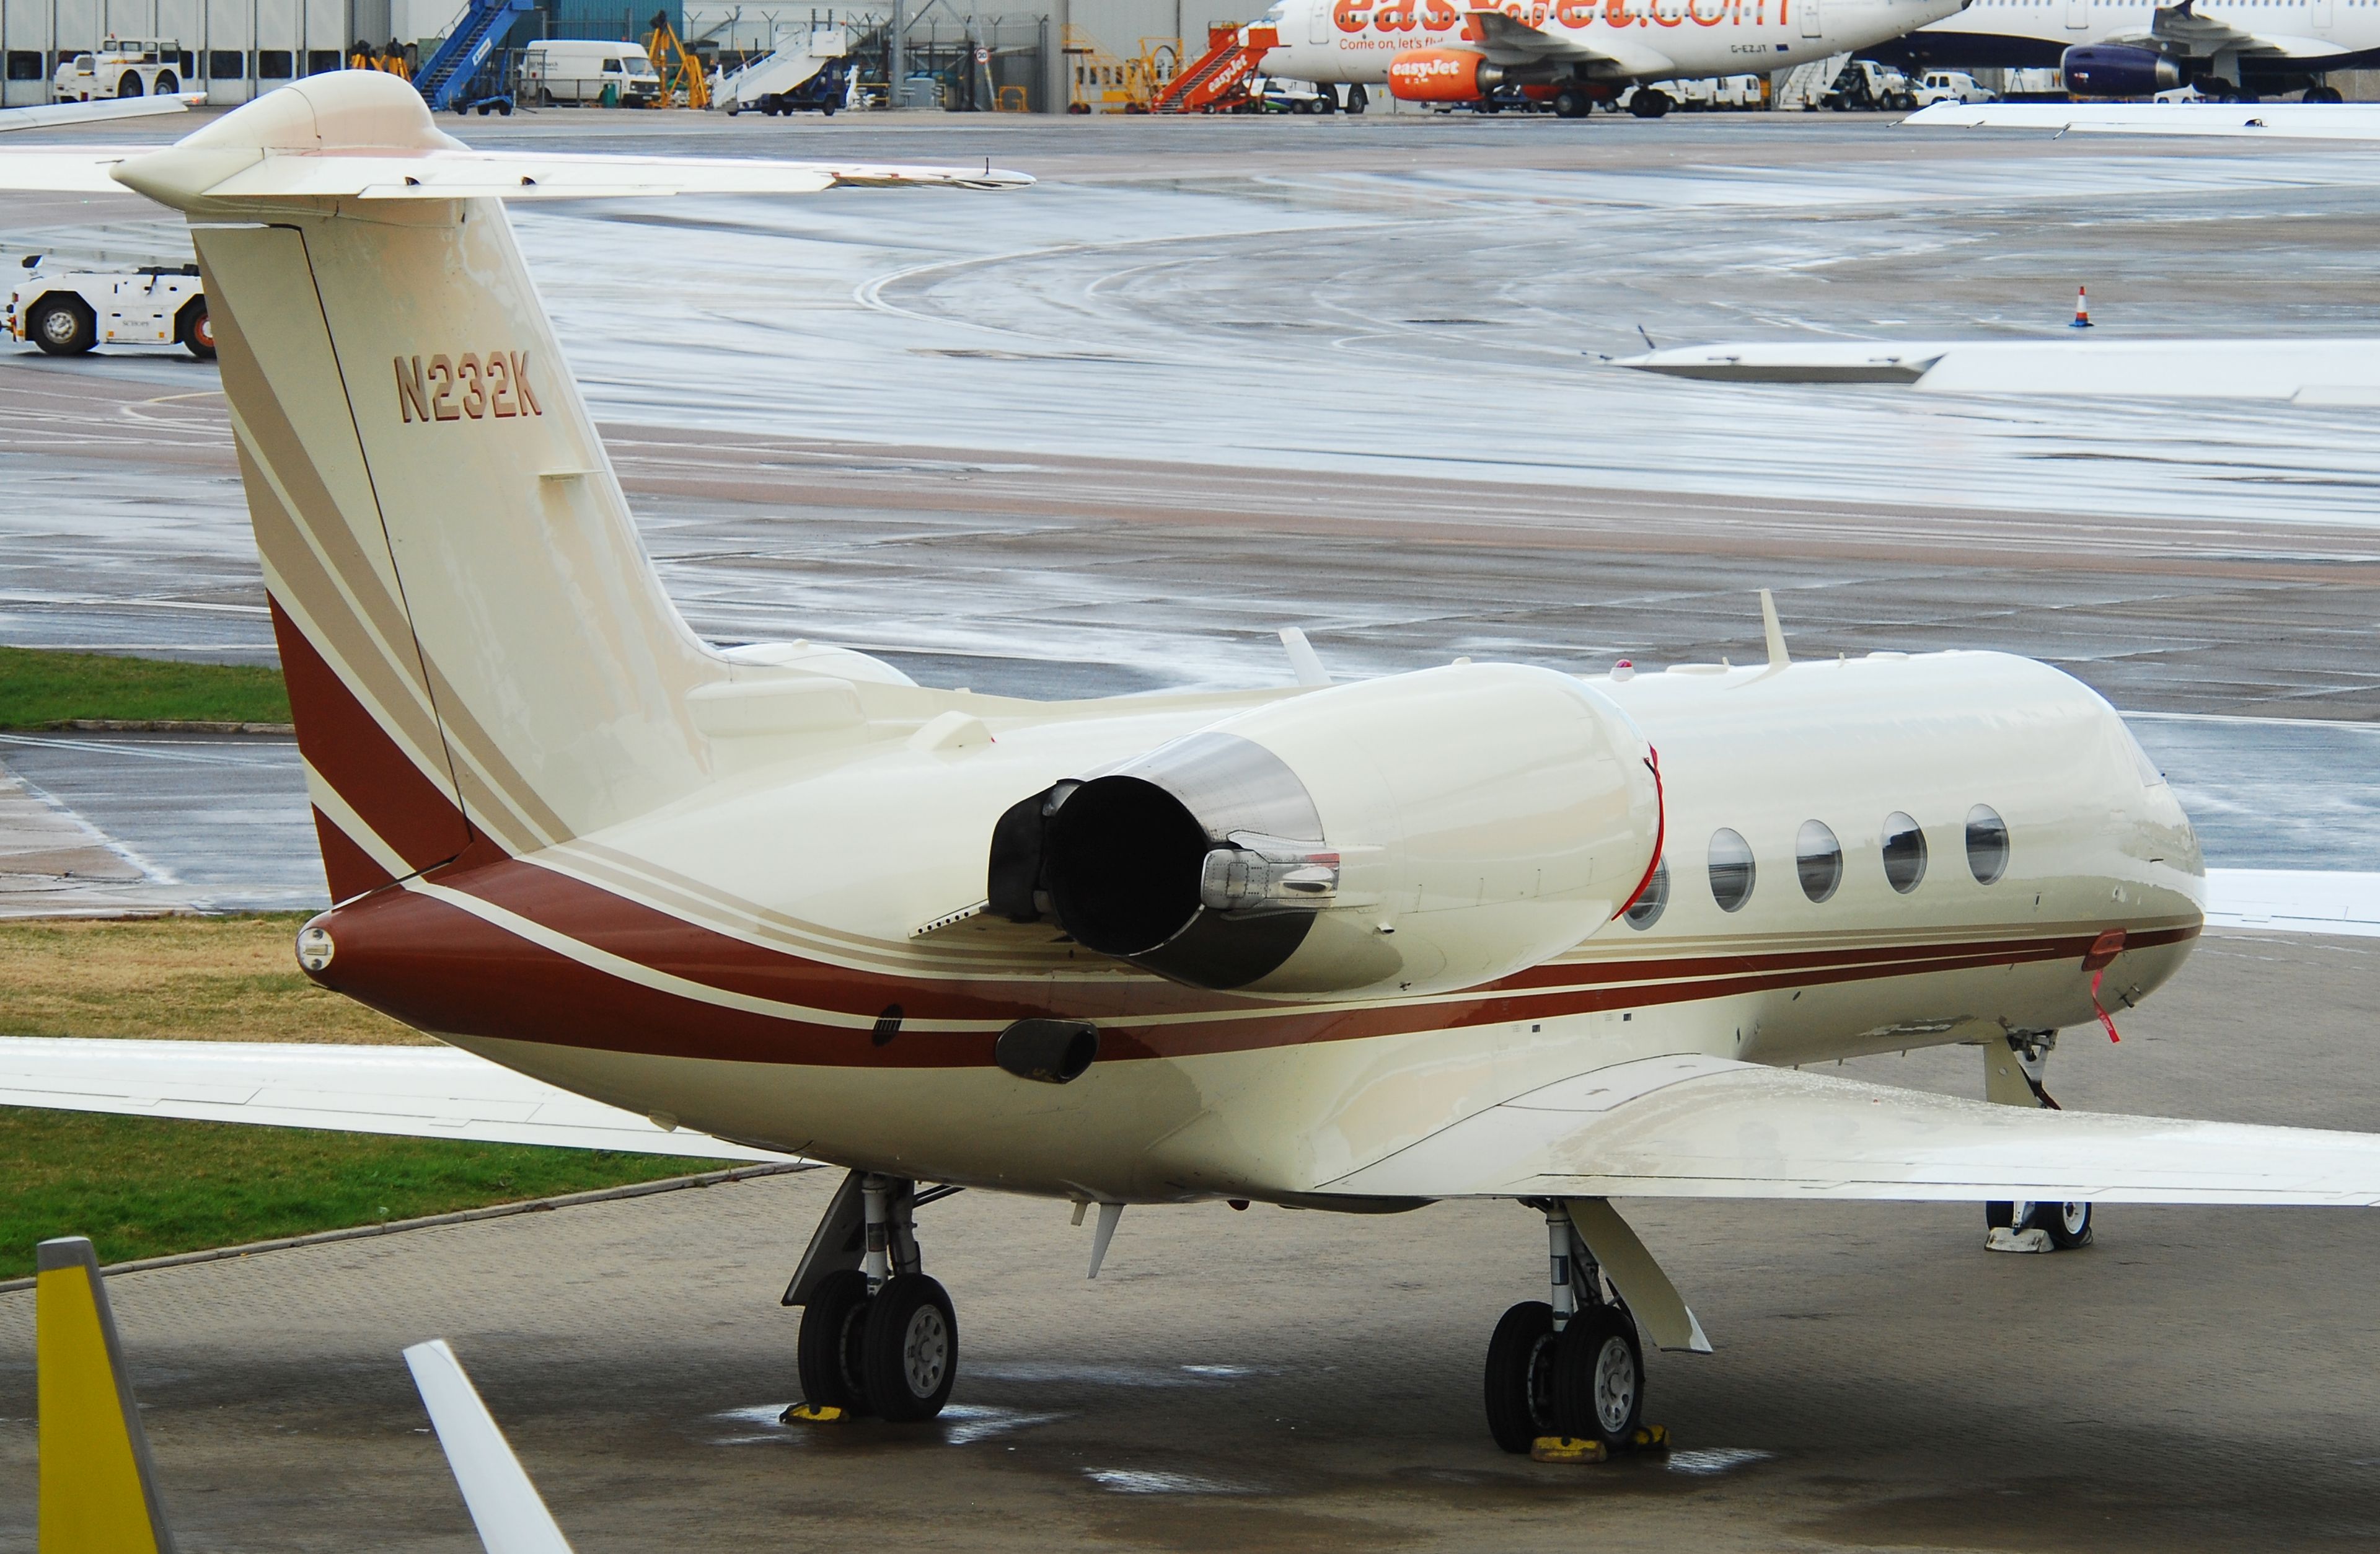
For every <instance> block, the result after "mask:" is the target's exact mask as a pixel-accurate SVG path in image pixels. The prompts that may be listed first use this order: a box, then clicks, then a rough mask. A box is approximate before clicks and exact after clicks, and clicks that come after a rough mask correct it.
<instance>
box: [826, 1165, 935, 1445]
mask: <svg viewBox="0 0 2380 1554" xmlns="http://www.w3.org/2000/svg"><path fill="white" fill-rule="evenodd" d="M957 1190H958V1189H957V1188H955V1187H942V1188H937V1189H934V1190H933V1191H931V1192H929V1193H926V1194H924V1195H922V1196H921V1195H920V1194H919V1193H918V1192H917V1184H916V1183H914V1182H910V1181H907V1180H905V1179H904V1178H901V1177H896V1176H879V1175H876V1174H873V1173H862V1172H856V1171H855V1172H852V1173H851V1174H850V1175H849V1176H847V1177H845V1178H844V1184H843V1186H842V1187H841V1188H840V1189H838V1190H837V1191H836V1193H835V1196H834V1198H833V1200H832V1202H831V1203H829V1204H828V1206H827V1211H826V1214H825V1216H824V1217H823V1218H821V1219H820V1221H819V1228H818V1231H817V1232H816V1233H815V1234H813V1235H812V1236H811V1237H810V1246H809V1251H808V1252H807V1254H806V1255H805V1256H804V1257H803V1258H802V1266H801V1269H800V1271H798V1272H796V1273H795V1275H794V1281H793V1284H792V1285H791V1286H790V1287H789V1288H787V1290H786V1291H785V1304H786V1305H799V1306H800V1307H802V1329H801V1338H800V1341H799V1343H798V1346H797V1354H798V1357H799V1363H800V1369H801V1384H802V1401H801V1402H798V1403H796V1404H795V1405H794V1406H793V1407H792V1408H789V1409H787V1410H786V1411H785V1417H786V1419H787V1420H788V1421H792V1420H795V1419H807V1420H825V1419H836V1418H842V1417H844V1416H845V1415H853V1414H873V1415H875V1416H876V1417H877V1418H880V1419H884V1420H889V1421H892V1422H894V1423H910V1422H914V1421H917V1420H920V1419H931V1418H932V1417H933V1416H934V1415H936V1414H940V1413H941V1411H942V1405H943V1404H944V1403H946V1402H949V1401H950V1397H951V1383H952V1382H953V1381H954V1380H956V1379H957V1378H958V1371H959V1322H958V1316H957V1314H956V1313H955V1312H953V1310H952V1309H951V1297H950V1295H949V1293H947V1292H946V1291H944V1290H943V1288H942V1287H941V1284H940V1283H939V1282H938V1281H935V1280H933V1279H930V1278H929V1277H928V1276H927V1274H926V1272H925V1269H924V1267H923V1259H922V1258H921V1257H919V1255H918V1252H917V1230H916V1226H915V1223H914V1220H913V1216H914V1212H915V1210H916V1208H917V1205H919V1204H920V1203H929V1202H931V1201H932V1200H933V1199H935V1198H937V1197H941V1196H945V1195H946V1194H949V1193H953V1192H956V1191H957ZM855 1254H856V1256H857V1261H858V1266H856V1267H853V1266H851V1259H852V1257H853V1256H854V1255H855Z"/></svg>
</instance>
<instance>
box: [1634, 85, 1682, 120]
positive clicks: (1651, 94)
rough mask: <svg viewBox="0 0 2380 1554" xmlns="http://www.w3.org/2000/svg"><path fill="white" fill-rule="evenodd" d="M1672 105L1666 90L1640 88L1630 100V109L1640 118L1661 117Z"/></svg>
mask: <svg viewBox="0 0 2380 1554" xmlns="http://www.w3.org/2000/svg"><path fill="white" fill-rule="evenodd" d="M1671 106H1672V104H1671V103H1670V94H1669V93H1668V92H1666V91H1651V90H1640V91H1638V92H1637V93H1636V95H1635V96H1633V97H1632V98H1630V99H1629V100H1628V111H1629V112H1630V113H1632V114H1634V115H1636V116H1637V117H1638V118H1659V117H1660V116H1661V115H1664V114H1666V113H1668V112H1669V111H1670V107H1671Z"/></svg>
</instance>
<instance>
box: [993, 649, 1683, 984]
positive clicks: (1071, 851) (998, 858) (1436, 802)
mask: <svg viewBox="0 0 2380 1554" xmlns="http://www.w3.org/2000/svg"><path fill="white" fill-rule="evenodd" d="M1660 834H1661V798H1660V783H1659V779H1658V773H1657V771H1655V769H1654V764H1653V759H1652V752H1651V749H1650V747H1648V746H1647V745H1646V743H1645V737H1644V735H1642V734H1640V733H1639V732H1638V731H1637V729H1636V726H1635V724H1634V723H1633V722H1631V721H1630V720H1629V718H1628V716H1627V714H1626V713H1624V712H1622V711H1621V710H1620V709H1619V708H1618V707H1617V706H1615V705H1613V704H1612V703H1611V702H1610V701H1609V700H1608V699H1607V698H1604V697H1603V696H1602V695H1601V694H1600V693H1598V692H1597V691H1594V690H1591V689H1589V688H1588V687H1587V686H1584V685H1582V684H1580V683H1579V682H1578V681H1576V680H1574V679H1572V678H1571V677H1570V676H1568V675H1564V674H1555V673H1554V672H1552V671H1550V670H1544V669H1530V668H1524V667H1522V666H1520V665H1516V664H1476V665H1474V664H1456V665H1453V666H1451V667H1449V668H1445V669H1431V670H1424V671H1422V672H1420V673H1417V674H1400V675H1394V676H1391V677H1390V678H1388V679H1383V680H1373V681H1367V682H1365V683H1363V684H1360V685H1351V686H1335V687H1332V688H1331V689H1329V690H1321V691H1316V692H1314V693H1312V694H1311V695H1307V696H1301V697H1297V698H1292V699H1288V700H1283V701H1279V702H1275V703H1272V704H1271V705H1269V706H1265V707H1261V708H1257V709H1255V710H1250V711H1247V712H1243V713H1239V714H1236V715H1234V716H1233V717H1230V718H1227V719H1224V720H1223V721H1221V722H1218V723H1215V724H1214V725H1212V726H1211V727H1208V728H1205V729H1201V730H1199V731H1198V732H1196V733H1195V734H1190V735H1184V736H1183V737H1181V738H1179V739H1175V740H1172V741H1171V742H1169V743H1167V744H1165V745H1162V746H1160V747H1158V748H1156V749H1154V750H1151V751H1149V752H1148V753H1147V755H1144V756H1140V757H1138V758H1136V759H1132V760H1129V761H1126V762H1124V763H1123V764H1122V765H1120V766H1116V767H1112V768H1110V769H1108V770H1106V771H1101V772H1099V773H1096V774H1094V775H1092V776H1089V777H1087V778H1085V779H1081V780H1079V781H1075V782H1069V783H1058V784H1057V785H1055V786H1054V787H1052V788H1050V790H1049V791H1048V792H1046V793H1044V794H1039V795H1035V796H1034V797H1033V798H1030V799H1027V800H1026V801H1025V802H1023V803H1021V804H1019V805H1016V806H1015V807H1013V808H1011V809H1010V810H1009V812H1008V813H1007V814H1006V815H1005V816H1003V817H1002V820H1001V823H1000V829H999V831H998V832H997V833H996V834H995V836H994V839H993V843H992V858H991V880H990V904H991V908H992V910H994V911H996V912H1001V913H1003V914H1005V915H1007V916H1009V917H1015V918H1019V919H1021V920H1028V921H1029V920H1031V919H1033V918H1035V917H1043V916H1047V917H1055V918H1056V919H1057V921H1058V923H1059V925H1060V926H1061V927H1062V928H1063V929H1065V930H1066V932H1067V933H1069V934H1070V935H1072V936H1073V937H1074V939H1075V941H1076V942H1077V943H1079V944H1082V945H1083V946H1084V947H1086V948H1087V949H1090V950H1094V951H1098V952H1099V953H1103V954H1109V955H1114V956H1117V957H1119V958H1121V959H1123V960H1127V961H1130V962H1132V963H1133V964H1135V965H1140V966H1143V967H1146V968H1147V969H1148V970H1151V971H1155V972H1158V973H1160V975H1162V976H1165V977H1172V979H1174V980H1175V981H1179V982H1185V983H1188V984H1190V985H1192V986H1195V987H1200V988H1210V989H1219V990H1237V991H1244V992H1250V993H1261V994H1267V995H1271V996H1277V997H1290V998H1297V997H1343V996H1350V995H1356V994H1366V993H1396V992H1416V993H1421V992H1445V991H1451V990H1453V989H1462V988H1470V987H1476V986H1478V985H1479V984H1481V983H1485V982H1491V981H1493V980H1495V979H1496V978H1498V977H1504V976H1507V975H1509V974H1511V973H1512V972H1515V971H1518V970H1521V969H1522V968H1524V967H1525V966H1529V965H1536V963H1537V962H1539V961H1543V960H1545V959H1547V958H1548V957H1550V956H1552V955H1556V954H1559V953H1561V952H1562V951H1564V950H1567V949H1569V948H1571V947H1572V946H1573V945H1575V944H1577V943H1578V942H1579V941H1582V940H1584V939H1585V938H1586V937H1587V936H1588V935H1589V934H1592V933H1593V932H1595V931H1596V930H1597V929H1599V928H1601V927H1602V926H1603V925H1604V924H1606V923H1608V922H1609V921H1610V920H1611V918H1612V917H1615V916H1617V915H1618V913H1619V912H1620V911H1621V909H1622V908H1623V907H1625V906H1626V905H1627V904H1628V903H1629V902H1630V901H1632V900H1633V898H1634V896H1635V894H1636V892H1637V891H1638V890H1639V889H1640V888H1641V887H1642V886H1643V884H1644V883H1645V879H1646V878H1647V877H1648V876H1649V874H1650V873H1651V871H1652V868H1653V861H1654V858H1655V856H1656V855H1657V853H1658V849H1659V845H1660Z"/></svg>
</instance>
